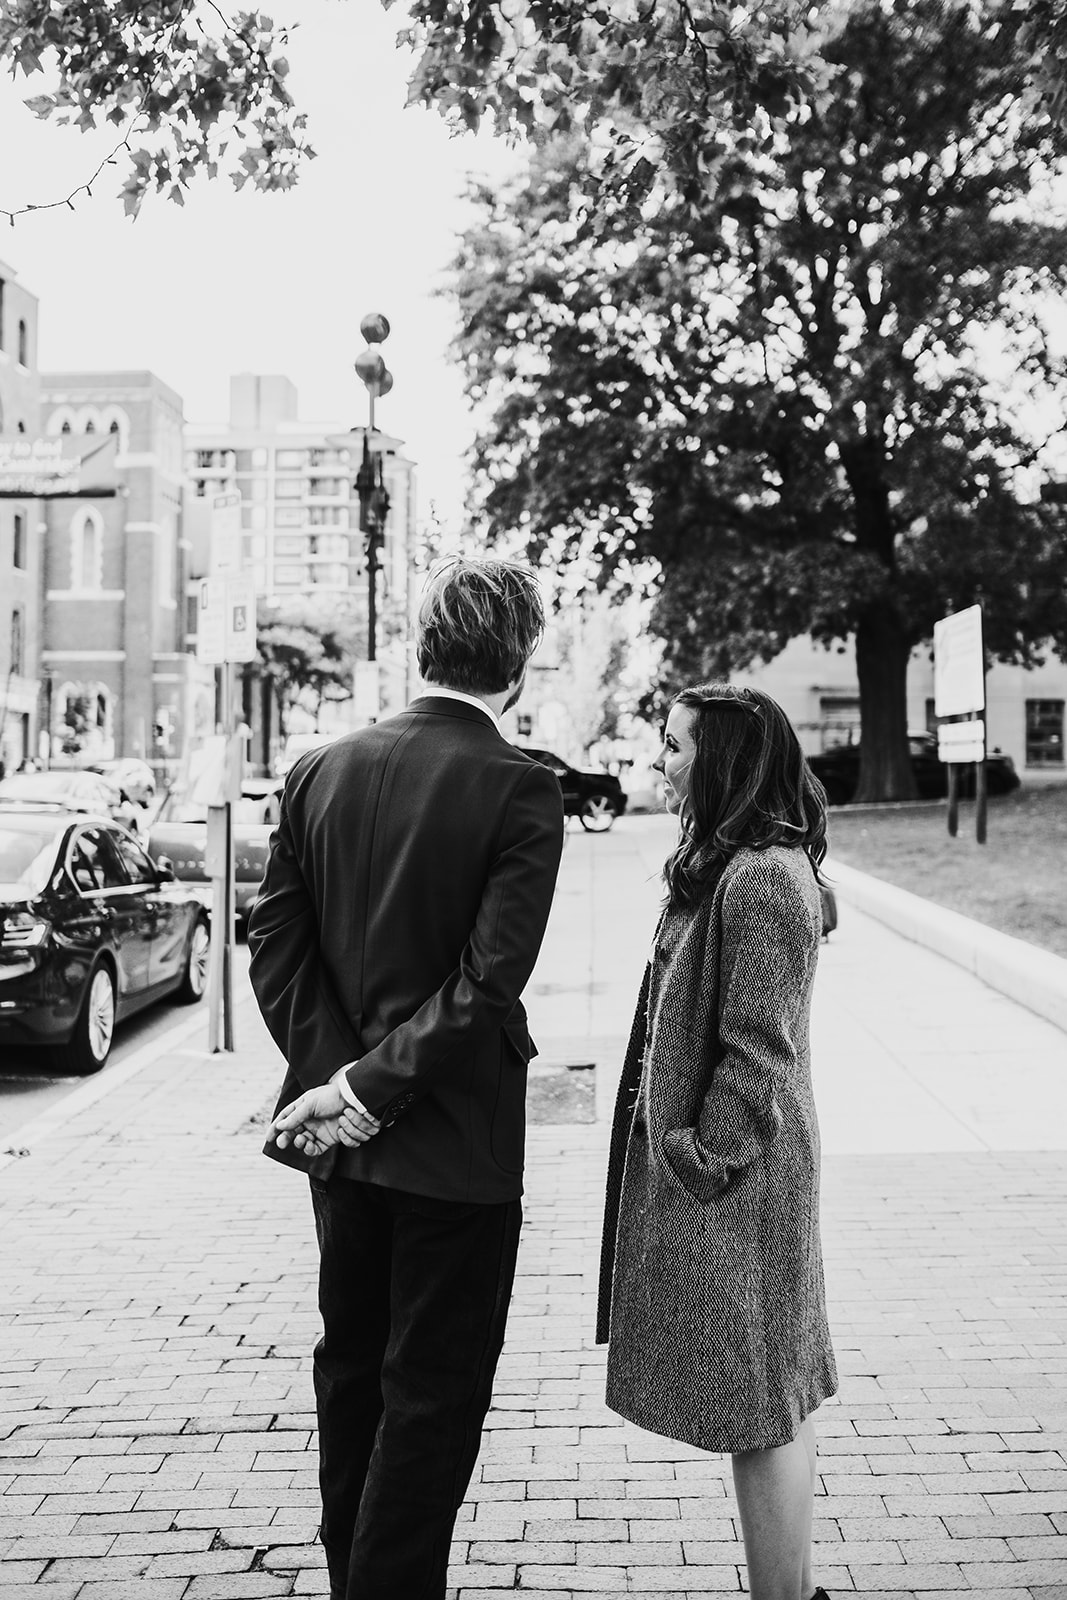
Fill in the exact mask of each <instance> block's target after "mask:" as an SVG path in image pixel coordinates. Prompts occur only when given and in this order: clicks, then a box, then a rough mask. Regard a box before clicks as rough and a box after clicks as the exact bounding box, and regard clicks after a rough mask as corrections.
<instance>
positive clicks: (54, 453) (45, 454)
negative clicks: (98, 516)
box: [0, 433, 119, 500]
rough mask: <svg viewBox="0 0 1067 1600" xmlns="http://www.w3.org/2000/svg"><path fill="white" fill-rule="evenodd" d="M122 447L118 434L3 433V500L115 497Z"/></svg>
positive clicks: (0, 469) (0, 461)
mask: <svg viewBox="0 0 1067 1600" xmlns="http://www.w3.org/2000/svg"><path fill="white" fill-rule="evenodd" d="M118 443H119V436H118V434H117V433H61V434H57V435H56V436H55V437H54V438H48V439H31V438H29V437H28V436H27V435H26V434H24V433H8V434H0V500H57V499H61V498H68V497H71V496H80V497H84V498H96V497H97V496H99V495H113V494H117V493H118V488H119V480H118V473H117V471H116V467H115V460H116V457H117V455H118Z"/></svg>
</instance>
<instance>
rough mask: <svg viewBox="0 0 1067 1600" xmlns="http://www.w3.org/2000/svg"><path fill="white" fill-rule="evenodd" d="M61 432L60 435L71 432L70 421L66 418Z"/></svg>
mask: <svg viewBox="0 0 1067 1600" xmlns="http://www.w3.org/2000/svg"><path fill="white" fill-rule="evenodd" d="M59 431H60V433H69V432H70V419H69V418H68V417H64V418H63V426H62V427H61V428H60V430H59Z"/></svg>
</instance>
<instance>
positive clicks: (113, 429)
mask: <svg viewBox="0 0 1067 1600" xmlns="http://www.w3.org/2000/svg"><path fill="white" fill-rule="evenodd" d="M107 431H108V433H118V431H119V425H118V421H117V419H116V418H115V417H112V419H111V422H110V424H109V425H108V430H107Z"/></svg>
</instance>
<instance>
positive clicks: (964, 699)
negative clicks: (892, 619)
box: [934, 606, 986, 844]
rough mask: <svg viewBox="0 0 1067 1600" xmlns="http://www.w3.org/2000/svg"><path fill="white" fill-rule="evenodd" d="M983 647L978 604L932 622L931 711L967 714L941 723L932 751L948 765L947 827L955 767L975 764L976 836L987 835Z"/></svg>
mask: <svg viewBox="0 0 1067 1600" xmlns="http://www.w3.org/2000/svg"><path fill="white" fill-rule="evenodd" d="M984 711H985V649H984V646H983V642H982V608H981V606H968V607H967V608H966V610H964V611H956V612H953V613H952V614H951V615H950V616H947V617H942V618H941V620H940V622H935V623H934V712H935V714H936V715H937V716H938V717H966V718H967V719H968V720H967V721H966V722H949V723H942V724H941V725H940V726H939V727H938V730H937V754H938V758H939V759H940V760H941V761H944V762H945V763H947V765H948V831H949V834H950V835H951V836H952V838H955V837H956V834H957V832H958V830H959V794H960V790H959V769H960V767H961V766H962V765H964V764H965V763H968V762H973V763H974V769H975V783H974V792H975V800H976V802H977V804H976V806H975V838H976V839H977V840H978V843H979V844H984V843H985V838H986V783H985V776H986V773H985V741H986V730H985V720H984V718H983V717H982V716H980V715H979V713H981V712H984Z"/></svg>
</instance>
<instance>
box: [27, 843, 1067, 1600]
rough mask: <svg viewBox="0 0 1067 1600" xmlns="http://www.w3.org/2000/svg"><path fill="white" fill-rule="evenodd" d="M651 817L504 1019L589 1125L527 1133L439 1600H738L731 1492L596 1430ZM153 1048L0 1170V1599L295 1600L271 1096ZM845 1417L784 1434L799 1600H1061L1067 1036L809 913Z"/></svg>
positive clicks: (705, 1475)
mask: <svg viewBox="0 0 1067 1600" xmlns="http://www.w3.org/2000/svg"><path fill="white" fill-rule="evenodd" d="M671 826H672V824H671V823H670V821H669V819H666V818H661V817H650V818H639V817H634V818H625V819H623V821H622V822H621V823H620V824H619V825H618V826H617V827H616V828H615V829H614V830H613V831H612V832H611V833H609V834H605V835H600V836H595V837H592V836H587V835H583V834H581V833H579V832H574V833H572V834H571V835H570V836H569V838H568V844H567V849H566V852H565V857H564V865H563V870H562V874H561V880H560V887H559V892H558V895H557V900H556V905H555V908H554V912H553V919H552V923H551V926H550V929H549V934H548V938H547V940H546V944H545V948H544V951H543V954H542V959H541V961H540V963H539V965H538V969H537V971H536V973H535V975H534V979H533V981H532V983H531V986H530V990H529V992H528V997H527V998H528V1007H529V1011H530V1017H531V1026H532V1031H533V1033H534V1035H535V1037H536V1038H537V1041H538V1043H539V1045H540V1048H541V1052H542V1054H541V1057H540V1058H539V1060H538V1062H536V1063H535V1065H534V1071H535V1073H544V1072H546V1071H547V1070H549V1069H550V1068H551V1067H553V1066H554V1065H555V1066H559V1065H561V1064H563V1063H567V1062H575V1063H577V1062H588V1061H595V1062H596V1064H597V1072H596V1102H597V1110H598V1116H597V1120H596V1122H595V1123H574V1124H567V1125H555V1126H536V1127H533V1128H531V1131H530V1140H529V1146H530V1162H529V1171H528V1182H527V1199H526V1225H525V1229H524V1237H523V1245H522V1253H521V1258H520V1274H519V1279H518V1284H517V1288H516V1295H515V1302H514V1306H513V1310H512V1315H511V1320H510V1324H509V1332H508V1339H507V1344H506V1346H505V1351H504V1355H503V1358H502V1361H501V1366H500V1372H499V1376H498V1382H497V1392H496V1399H495V1403H494V1408H493V1411H492V1413H491V1414H490V1417H489V1419H488V1425H487V1429H486V1435H485V1440H484V1447H483V1450H482V1455H481V1460H480V1464H479V1467H478V1470H477V1472H476V1476H475V1481H474V1482H473V1483H472V1485H471V1490H470V1494H469V1497H468V1501H467V1504H466V1505H465V1506H464V1509H463V1511H462V1513H461V1516H460V1523H459V1527H458V1530H457V1539H456V1543H455V1547H454V1558H455V1559H454V1565H453V1569H452V1573H451V1582H452V1584H453V1585H454V1587H453V1590H452V1595H453V1596H454V1597H456V1596H458V1597H459V1600H475V1597H485V1600H488V1597H490V1596H495V1595H497V1594H499V1592H500V1591H501V1590H509V1589H519V1590H520V1591H521V1592H522V1593H524V1594H526V1595H528V1596H531V1597H534V1600H547V1597H548V1596H553V1597H558V1596H567V1595H583V1594H587V1593H591V1594H599V1593H601V1592H602V1591H603V1592H611V1593H624V1594H629V1595H645V1596H648V1597H649V1600H652V1597H653V1596H655V1597H661V1596H676V1597H681V1596H693V1597H696V1596H700V1597H706V1596H720V1595H733V1594H738V1593H740V1592H742V1591H743V1588H744V1567H743V1556H742V1549H741V1544H740V1534H739V1527H738V1522H737V1517H736V1511H735V1507H734V1503H733V1498H732V1491H731V1489H730V1483H729V1462H728V1460H726V1459H724V1458H720V1457H717V1456H712V1457H708V1456H705V1455H702V1454H701V1453H700V1452H699V1451H696V1450H693V1449H691V1448H689V1447H687V1446H684V1445H678V1444H674V1443H672V1442H671V1441H669V1440H665V1439H660V1438H656V1437H653V1436H651V1435H648V1434H644V1433H641V1432H640V1431H639V1430H637V1429H636V1428H634V1427H632V1426H630V1425H629V1424H626V1423H623V1422H622V1421H621V1420H620V1419H619V1418H617V1417H615V1416H614V1415H613V1414H612V1413H610V1412H609V1411H608V1410H607V1409H606V1408H605V1406H604V1404H603V1365H604V1356H603V1351H602V1350H601V1349H599V1348H597V1347H596V1346H595V1345H594V1344H593V1342H592V1331H593V1301H594V1289H595V1277H596V1264H597V1253H598V1248H599V1232H600V1214H601V1205H602V1180H603V1169H604V1161H605V1154H606V1145H607V1132H608V1121H609V1118H610V1112H611V1105H612V1101H613V1097H614V1088H615V1081H616V1078H617V1072H618V1066H619V1062H620V1058H621V1053H622V1046H623V1043H624V1039H625V1035H626V1034H627V1032H628V1028H629V1021H630V1014H631V1010H632V1005H633V998H634V995H635V992H636V989H637V984H638V981H639V979H640V974H641V968H642V965H643V961H644V957H645V954H646V951H647V948H648V945H649V942H650V939H651V935H652V929H653V926H654V922H655V916H656V908H657V904H658V899H659V886H658V882H657V874H658V870H659V866H660V864H661V862H662V859H663V856H664V854H665V852H666V849H667V847H668V843H669V839H670V829H671ZM237 1045H238V1048H237V1051H236V1052H235V1053H234V1054H233V1055H232V1056H215V1057H212V1056H210V1055H209V1054H208V1053H207V1050H206V1022H205V1026H204V1028H203V1029H201V1030H198V1031H196V1032H194V1033H193V1034H188V1033H186V1034H185V1036H184V1037H183V1036H182V1034H181V1030H180V1029H178V1030H175V1036H174V1037H173V1038H172V1039H171V1040H170V1043H169V1045H168V1044H166V1042H165V1041H164V1043H163V1044H161V1046H160V1049H159V1051H158V1054H154V1055H153V1054H152V1053H151V1052H147V1053H145V1052H142V1053H141V1055H142V1056H143V1057H144V1059H143V1060H141V1061H139V1063H138V1064H137V1066H136V1069H135V1070H133V1071H131V1072H127V1073H126V1074H124V1075H123V1074H119V1075H117V1076H116V1081H115V1082H114V1083H113V1084H112V1085H111V1086H110V1087H109V1088H108V1089H107V1091H106V1092H102V1093H99V1094H98V1095H96V1097H95V1098H94V1095H93V1092H92V1091H90V1092H89V1093H87V1094H82V1092H81V1091H76V1092H75V1093H74V1094H73V1095H71V1096H69V1097H68V1099H67V1100H66V1101H65V1102H64V1103H63V1105H62V1106H60V1107H58V1108H56V1110H55V1111H54V1112H53V1114H52V1115H51V1118H50V1119H44V1120H43V1121H41V1122H37V1123H31V1124H30V1125H29V1126H28V1127H27V1128H24V1129H23V1130H21V1133H20V1131H19V1130H15V1131H14V1133H13V1135H12V1140H13V1145H14V1146H16V1147H17V1146H19V1145H24V1146H25V1147H26V1148H27V1149H28V1152H29V1153H28V1154H27V1155H26V1156H24V1157H23V1158H21V1159H17V1160H8V1162H7V1164H6V1165H4V1166H3V1167H2V1168H0V1206H2V1208H3V1211H2V1216H3V1222H4V1226H3V1230H2V1239H0V1257H2V1273H3V1276H2V1282H3V1285H4V1293H3V1298H2V1302H0V1328H2V1338H3V1350H2V1355H0V1383H2V1384H3V1386H4V1390H5V1394H4V1404H3V1406H2V1407H0V1495H2V1498H0V1600H18V1597H20V1596H23V1595H25V1596H31V1595H32V1596H33V1597H34V1600H75V1597H77V1600H91V1597H95V1596H99V1597H100V1600H128V1597H129V1600H134V1597H140V1596H144V1597H145V1600H253V1597H256V1596H261V1595H309V1596H319V1597H324V1596H325V1595H326V1593H327V1586H326V1583H325V1572H324V1567H323V1562H322V1558H321V1553H320V1551H319V1549H318V1547H317V1545H316V1544H315V1543H314V1535H315V1527H316V1522H317V1490H316V1457H315V1435H314V1417H313V1410H312V1391H311V1374H310V1349H311V1346H312V1344H313V1342H314V1340H315V1338H316V1336H317V1323H318V1319H317V1314H316V1311H315V1288H314V1283H315V1250H314V1243H313V1234H312V1222H311V1211H310V1205H309V1202H308V1199H307V1194H306V1187H305V1185H304V1183H303V1180H302V1179H300V1178H299V1177H298V1176H297V1175H296V1174H293V1173H290V1172H288V1171H287V1170H284V1169H282V1168H280V1167H278V1166H277V1165H276V1164H275V1163H273V1162H268V1161H266V1160H264V1159H263V1158H262V1157H261V1156H260V1154H259V1149H260V1144H261V1140H262V1131H263V1122H264V1119H265V1117H266V1115H267V1112H268V1109H269V1107H270V1105H271V1104H272V1103H273V1096H274V1092H275V1089H276V1086H277V1084H278V1082H279V1080H280V1075H281V1068H280V1061H279V1058H278V1055H277V1053H276V1051H275V1050H274V1047H273V1045H272V1044H271V1043H270V1041H269V1039H268V1038H267V1036H266V1034H265V1032H264V1030H263V1028H262V1025H261V1023H260V1022H259V1019H258V1016H257V1014H256V1011H255V1007H254V1004H253V1002H252V1001H251V1000H250V999H249V998H245V999H242V1001H241V1004H240V1006H239V1009H238V1015H237ZM814 1054H815V1067H816V1093H817V1097H818V1102H819V1108H820V1116H821V1120H822V1127H823V1138H824V1194H823V1234H824V1244H825V1254H826V1270H827V1286H828V1295H829V1302H830V1312H831V1322H832V1326H833V1332H834V1338H835V1343H836V1346H837V1351H838V1358H839V1365H840V1368H841V1374H842V1383H841V1392H840V1394H839V1396H837V1397H836V1398H835V1399H834V1400H833V1401H831V1402H829V1403H828V1404H827V1405H825V1406H824V1407H823V1408H822V1410H821V1412H820V1413H819V1416H818V1418H817V1425H818V1430H819V1434H820V1441H821V1462H820V1466H821V1479H820V1488H819V1495H818V1499H817V1502H816V1527H815V1536H816V1541H817V1550H816V1555H817V1581H818V1582H820V1583H822V1584H823V1585H824V1586H825V1587H826V1589H827V1590H828V1591H829V1592H830V1594H831V1595H843V1594H851V1593H857V1594H865V1595H872V1596H874V1595H876V1596H879V1597H881V1600H912V1597H919V1596H921V1597H922V1600H938V1597H947V1596H949V1595H953V1596H954V1595H958V1594H959V1593H960V1592H966V1591H970V1590H980V1591H984V1593H985V1594H986V1595H989V1596H994V1597H996V1600H1030V1597H1034V1600H1036V1597H1042V1600H1067V1344H1065V1339H1067V1311H1065V1298H1067V1226H1065V1221H1067V1161H1065V1157H1064V1150H1065V1148H1067V1036H1065V1035H1064V1034H1063V1033H1062V1032H1060V1031H1058V1030H1057V1029H1055V1028H1054V1027H1052V1025H1051V1024H1049V1023H1046V1022H1043V1021H1042V1020H1040V1019H1039V1018H1037V1017H1034V1016H1032V1015H1031V1014H1029V1013H1028V1012H1026V1011H1023V1010H1022V1009H1020V1008H1019V1007H1018V1006H1016V1005H1014V1004H1013V1003H1012V1002H1010V1001H1008V1000H1006V999H1005V998H1004V997H1003V996H1001V995H999V994H996V993H994V992H993V991H992V990H990V989H987V988H986V987H985V986H984V985H982V984H981V983H979V982H978V981H977V980H976V979H974V978H972V977H970V976H969V975H967V974H966V973H964V972H963V971H962V970H961V969H959V968H956V967H954V966H952V965H950V964H949V963H948V962H945V961H943V960H942V959H941V958H940V957H938V956H936V955H933V954H931V953H930V952H929V951H927V950H923V949H921V948H920V947H918V946H916V945H912V944H909V943H908V942H907V941H905V940H903V939H901V938H900V937H899V936H897V935H895V934H893V933H891V932H889V931H888V930H886V929H884V928H883V927H881V926H879V925H878V924H876V923H874V922H872V921H870V920H869V919H867V918H865V917H863V916H861V915H860V914H859V913H857V912H854V911H852V910H850V909H849V908H848V906H847V905H843V906H842V916H841V926H840V928H839V930H838V931H837V933H835V934H834V935H833V937H832V938H831V940H830V941H829V943H828V944H827V945H825V946H824V950H823V956H822V960H821V965H820V976H819V982H818V993H817V1004H816V1018H815V1029H814Z"/></svg>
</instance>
